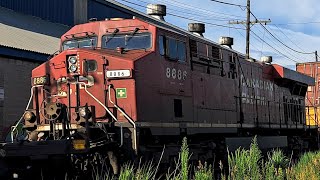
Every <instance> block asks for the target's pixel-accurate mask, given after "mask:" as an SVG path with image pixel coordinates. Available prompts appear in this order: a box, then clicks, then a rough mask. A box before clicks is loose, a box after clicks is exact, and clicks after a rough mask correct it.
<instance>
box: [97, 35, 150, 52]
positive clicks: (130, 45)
mask: <svg viewBox="0 0 320 180" xmlns="http://www.w3.org/2000/svg"><path fill="white" fill-rule="evenodd" d="M102 47H103V48H106V49H116V48H117V47H123V48H124V49H125V50H132V49H148V48H150V47H151V34H150V33H137V34H117V35H114V34H110V35H109V34H108V35H105V36H103V37H102Z"/></svg>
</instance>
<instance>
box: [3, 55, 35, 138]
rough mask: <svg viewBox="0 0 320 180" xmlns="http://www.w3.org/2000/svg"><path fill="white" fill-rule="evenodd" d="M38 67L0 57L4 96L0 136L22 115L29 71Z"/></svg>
mask: <svg viewBox="0 0 320 180" xmlns="http://www.w3.org/2000/svg"><path fill="white" fill-rule="evenodd" d="M38 65H39V63H34V62H28V61H23V60H19V59H11V58H5V57H0V72H1V73H0V76H2V77H1V78H0V81H2V84H3V87H4V94H5V95H4V103H3V107H1V108H0V136H1V133H5V132H6V131H5V129H8V128H10V126H12V125H13V124H14V122H16V121H18V120H19V118H20V117H21V115H22V114H23V113H24V109H25V108H26V105H27V103H28V100H29V98H30V83H31V81H30V77H31V71H32V69H34V68H35V67H36V66H38ZM1 113H2V115H1ZM2 135H3V134H2Z"/></svg>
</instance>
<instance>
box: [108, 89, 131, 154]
mask: <svg viewBox="0 0 320 180" xmlns="http://www.w3.org/2000/svg"><path fill="white" fill-rule="evenodd" d="M110 89H111V85H109V86H108V96H109V97H108V98H109V101H110V102H111V104H113V105H114V107H116V108H117V109H118V110H119V111H120V112H121V113H122V114H123V115H124V117H125V118H126V119H127V120H128V121H129V122H130V123H131V124H132V126H133V135H134V150H135V151H136V152H137V131H136V124H135V122H134V121H133V120H132V119H131V118H130V116H128V115H127V113H125V112H124V111H123V110H122V109H121V108H120V107H119V106H118V105H117V104H115V103H114V102H113V101H112V100H111V95H110Z"/></svg>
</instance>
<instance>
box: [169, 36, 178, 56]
mask: <svg viewBox="0 0 320 180" xmlns="http://www.w3.org/2000/svg"><path fill="white" fill-rule="evenodd" d="M167 43H168V46H167V47H168V49H167V52H168V57H169V59H171V60H176V59H177V58H178V54H177V41H176V40H175V39H172V38H168V41H167Z"/></svg>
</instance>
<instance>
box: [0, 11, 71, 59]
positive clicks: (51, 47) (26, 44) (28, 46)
mask: <svg viewBox="0 0 320 180" xmlns="http://www.w3.org/2000/svg"><path fill="white" fill-rule="evenodd" d="M69 29H70V27H69V26H65V25H61V24H56V23H51V22H49V21H44V20H41V19H40V18H37V17H33V16H29V15H24V14H20V13H17V12H14V11H12V10H9V9H6V8H3V7H0V34H1V38H0V46H4V47H10V48H15V49H21V50H25V51H31V52H37V53H42V54H53V53H54V52H56V51H57V50H59V43H60V36H61V35H62V34H64V33H65V32H66V31H68V30H69Z"/></svg>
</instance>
